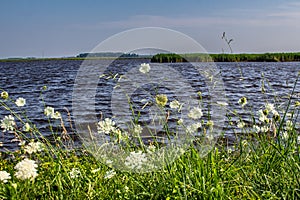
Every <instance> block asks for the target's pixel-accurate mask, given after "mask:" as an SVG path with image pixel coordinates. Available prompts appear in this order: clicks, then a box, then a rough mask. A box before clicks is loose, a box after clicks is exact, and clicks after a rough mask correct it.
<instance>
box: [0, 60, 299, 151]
mask: <svg viewBox="0 0 300 200" xmlns="http://www.w3.org/2000/svg"><path fill="white" fill-rule="evenodd" d="M94 62H95V63H93V61H90V63H89V65H90V66H93V65H101V67H105V68H107V70H106V71H105V72H106V74H107V75H109V74H110V73H111V75H112V76H114V75H116V74H118V76H116V77H115V79H106V78H100V79H99V80H98V81H99V82H98V83H97V88H96V92H95V91H91V93H89V91H88V90H87V91H86V93H85V94H86V95H89V94H91V96H90V98H96V103H95V107H94V108H91V107H89V106H88V105H85V104H84V103H82V106H81V109H82V111H81V112H82V115H86V116H87V117H86V119H83V121H84V120H87V121H88V120H89V117H88V116H89V112H91V111H93V110H95V111H96V112H97V118H100V117H101V116H105V117H110V116H111V113H112V111H111V100H112V98H111V96H112V92H113V91H114V89H115V88H116V85H117V83H118V80H119V79H118V78H119V77H120V75H122V74H125V73H126V72H128V71H129V70H130V69H133V68H134V67H137V66H139V65H140V64H141V63H144V62H149V60H117V61H114V62H113V63H111V64H110V65H109V67H107V65H108V64H109V63H110V62H109V61H100V63H99V61H97V62H96V61H94ZM81 64H82V61H64V60H58V61H54V60H53V61H27V62H22V61H19V62H1V63H0V74H1V79H0V88H1V89H3V90H5V91H7V92H8V93H9V95H10V97H11V98H13V99H15V98H18V97H23V98H25V99H26V106H25V109H26V115H27V116H28V118H29V119H31V120H32V121H33V122H34V123H35V124H36V125H37V127H39V128H40V130H41V132H42V134H44V135H45V136H48V135H50V134H51V133H50V132H49V123H48V120H47V118H46V117H45V116H44V114H43V109H44V105H47V106H52V107H54V108H55V109H56V110H58V111H60V112H61V113H62V114H63V118H64V119H68V118H69V117H68V115H67V112H66V111H67V110H68V111H69V112H70V113H71V114H72V92H73V87H74V83H75V79H76V77H77V74H78V70H79V68H80V66H81ZM153 65H154V64H153ZM155 65H156V64H155ZM216 65H217V68H218V69H219V70H220V71H219V72H220V74H221V77H222V80H223V82H224V89H225V94H226V99H227V103H228V105H229V106H228V109H230V110H236V112H237V113H239V114H240V115H241V116H242V117H244V118H245V119H246V120H247V119H249V116H250V114H251V112H252V113H255V112H256V111H257V110H258V109H259V108H260V107H261V106H262V105H263V104H264V103H265V102H266V101H267V100H268V101H269V102H271V103H274V99H277V100H278V101H279V102H281V103H282V102H287V97H288V95H289V94H290V93H291V92H292V90H293V88H294V87H295V95H294V97H293V100H299V99H300V87H299V83H298V84H297V85H295V84H294V83H295V80H296V77H297V74H298V72H299V71H300V63H299V62H293V63H216ZM157 66H162V67H163V66H169V67H172V68H173V69H174V70H176V71H178V72H179V73H180V74H181V76H182V77H184V78H186V80H187V83H188V84H190V85H191V86H192V87H193V88H194V89H195V90H197V91H201V92H202V93H203V97H204V102H205V99H209V91H208V90H207V88H206V85H205V83H204V81H203V77H202V76H201V74H200V75H199V73H197V71H195V70H193V69H192V68H191V66H190V64H188V63H174V64H161V65H160V64H157ZM86 70H89V68H88V66H87V68H86ZM91 70H93V68H91ZM219 72H218V73H219ZM92 73H95V74H96V76H98V74H97V73H98V72H97V71H92ZM137 76H139V74H137ZM161 76H162V77H168V78H170V77H171V78H173V80H174V79H177V77H172V76H173V75H172V73H170V71H168V70H166V71H164V72H163V74H161ZM262 77H263V78H264V79H265V82H264V83H265V94H262V92H261V86H262V80H263V78H262ZM170 80H172V79H170ZM86 84H89V83H88V81H87V82H86ZM172 84H173V82H172ZM128 85H130V83H128ZM43 86H47V90H46V91H43V92H42V89H41V88H42V87H43ZM156 86H157V87H156V89H155V91H154V90H152V89H153V88H152V89H151V87H153V84H152V85H151V84H145V85H143V86H142V87H141V88H138V89H136V90H135V91H134V93H133V94H132V95H131V97H130V98H131V100H132V101H133V102H137V103H136V104H135V106H136V107H135V108H137V109H140V110H141V111H142V109H141V105H140V104H138V102H139V101H140V100H141V99H146V100H149V101H150V100H151V95H150V96H149V95H148V94H149V93H145V91H149V92H150V93H151V94H152V95H154V92H159V93H165V94H167V95H168V97H169V98H170V100H173V99H175V97H176V95H179V94H173V93H172V91H169V90H168V87H164V86H163V85H159V83H158V84H157V85H156ZM91 90H92V89H91ZM93 92H94V93H95V95H94V96H93ZM177 92H178V91H177ZM179 93H181V95H183V96H184V95H185V89H184V88H182V90H181V92H179ZM41 94H42V95H41ZM243 96H246V97H247V99H248V102H249V103H248V105H247V106H248V107H247V109H245V110H243V109H241V107H240V106H239V105H238V103H237V101H238V99H239V98H241V97H243ZM173 97H174V98H173ZM152 100H153V99H152ZM124 103H127V102H124ZM204 107H205V106H204ZM14 109H16V110H17V112H20V113H22V112H23V111H22V110H20V109H18V108H15V107H14ZM204 110H205V108H204ZM143 112H145V113H143ZM7 114H9V112H8V111H6V110H4V109H3V108H1V109H0V118H1V119H2V118H3V117H4V116H5V115H7ZM141 114H144V115H143V117H142V118H141V119H142V120H144V121H147V120H150V119H149V118H148V119H147V117H149V115H148V114H147V110H143V111H142V113H141ZM170 120H172V119H170ZM65 121H66V122H65V124H66V126H67V128H69V129H70V128H71V127H70V123H68V120H65ZM298 122H299V120H298ZM55 123H59V122H54V124H52V125H53V127H56V125H57V124H55ZM83 123H84V122H83ZM223 130H224V132H225V135H226V136H227V137H229V138H230V137H232V136H233V135H234V132H233V131H232V130H231V129H230V128H228V127H227V125H226V123H225V125H224V127H223ZM0 134H1V136H0V141H1V142H2V143H3V144H4V148H8V149H11V148H14V147H15V146H16V145H17V142H12V141H11V140H12V139H13V138H14V134H12V133H4V132H3V133H0ZM57 134H59V131H58V133H57Z"/></svg>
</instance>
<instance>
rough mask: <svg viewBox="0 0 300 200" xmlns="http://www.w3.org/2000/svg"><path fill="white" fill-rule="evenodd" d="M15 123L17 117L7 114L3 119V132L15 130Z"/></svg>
mask: <svg viewBox="0 0 300 200" xmlns="http://www.w3.org/2000/svg"><path fill="white" fill-rule="evenodd" d="M15 125H16V122H15V118H14V117H13V116H12V115H8V116H5V117H4V119H2V120H1V128H3V132H5V131H13V130H14V126H15Z"/></svg>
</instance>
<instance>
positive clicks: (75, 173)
mask: <svg viewBox="0 0 300 200" xmlns="http://www.w3.org/2000/svg"><path fill="white" fill-rule="evenodd" d="M69 175H70V178H78V177H79V176H80V170H79V169H78V168H73V169H72V170H71V171H70V172H69Z"/></svg>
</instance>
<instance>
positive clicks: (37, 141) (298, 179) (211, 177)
mask: <svg viewBox="0 0 300 200" xmlns="http://www.w3.org/2000/svg"><path fill="white" fill-rule="evenodd" d="M149 70H150V67H149V65H146V64H143V65H142V67H141V69H140V71H141V72H142V73H147V72H149ZM297 81H298V79H297V80H296V83H295V86H296V84H297ZM44 89H46V88H44ZM293 93H294V92H293V91H292V93H291V95H290V98H289V100H288V102H286V104H284V106H285V107H282V106H280V105H277V104H273V103H271V102H270V101H266V103H265V106H264V107H263V108H262V109H261V110H259V111H258V113H253V116H249V119H251V120H253V121H252V124H247V123H246V121H247V119H243V118H239V120H238V121H232V120H231V119H232V118H231V117H230V115H234V113H235V112H230V111H228V112H229V115H228V120H229V124H230V126H231V128H232V129H235V130H242V132H243V133H245V134H243V135H244V136H243V137H241V136H238V135H237V136H236V142H235V144H233V145H230V146H227V145H226V143H222V142H221V141H222V139H223V138H222V137H220V138H219V142H218V145H217V146H216V147H215V148H213V150H212V151H211V152H209V153H208V154H207V155H206V156H204V157H202V156H200V155H201V154H200V152H199V151H198V148H197V144H196V143H192V144H191V145H190V147H189V148H188V149H187V150H186V151H185V152H184V154H182V155H181V156H180V157H179V158H178V159H176V160H175V162H173V163H170V164H168V165H165V166H164V167H163V168H161V169H159V170H157V171H153V172H149V173H133V172H130V171H118V170H116V169H115V168H112V167H109V165H107V163H106V164H103V163H100V162H99V161H97V159H96V158H95V157H94V155H93V154H92V153H90V152H87V151H86V150H85V149H84V148H76V147H74V146H73V145H72V144H73V142H74V141H72V139H71V137H69V136H70V134H71V133H70V132H68V131H67V130H66V129H65V126H64V123H63V122H64V121H63V119H62V117H61V116H62V115H61V113H59V112H57V111H55V109H54V108H52V107H49V106H46V105H45V108H44V114H45V118H47V119H48V120H49V124H50V125H51V124H53V122H54V121H57V120H58V122H60V129H59V130H61V131H62V133H61V135H60V137H55V140H54V141H52V142H50V140H49V139H47V138H45V137H43V135H42V133H40V131H39V130H38V128H37V127H36V126H35V125H34V124H32V123H31V122H30V120H29V119H27V118H26V116H24V115H23V114H24V113H25V112H21V114H20V112H15V111H14V110H12V109H11V107H13V106H17V107H18V108H19V109H21V110H22V109H23V108H22V107H23V106H25V105H26V100H25V99H23V98H18V99H12V98H10V96H9V93H7V92H6V91H2V93H1V100H0V105H1V107H2V109H4V110H6V111H9V113H10V114H9V115H7V116H5V117H4V118H2V120H1V129H2V131H3V134H14V135H15V139H16V140H17V141H19V142H20V148H19V149H18V150H17V151H14V152H2V153H1V158H2V159H1V161H0V199H299V198H300V189H299V188H300V173H299V172H300V165H299V164H300V151H299V147H300V137H299V127H298V126H299V125H298V124H297V119H298V115H299V107H300V102H299V101H295V102H293V101H292V97H293ZM167 102H168V99H167V96H166V95H162V94H160V95H157V96H156V103H157V104H158V105H159V106H161V107H164V106H170V107H172V108H177V106H176V103H177V105H178V104H179V102H171V103H170V104H168V103H167ZM274 103H276V102H274ZM237 104H240V108H241V109H248V108H249V109H250V108H251V102H247V98H246V97H243V98H241V99H239V100H238V101H237ZM224 105H225V104H224V103H223V106H224ZM225 106H226V105H225ZM248 106H249V107H248ZM198 114H199V112H198ZM193 117H195V115H193ZM107 122H109V120H104V121H101V122H99V130H100V131H101V128H103V127H106V128H107V125H108V124H104V123H107ZM110 123H111V121H110ZM201 123H202V124H201V126H202V127H205V126H206V125H207V124H208V122H206V123H204V122H201ZM211 124H212V122H210V125H211ZM102 125H105V126H102ZM112 126H113V125H112V124H111V127H109V130H111V131H112V132H111V133H116V132H118V130H119V129H116V128H113V127H112ZM50 128H51V130H52V132H53V135H56V131H55V130H56V129H54V128H52V126H50ZM200 131H204V128H203V130H202V129H201V130H200ZM202 133H203V132H202ZM127 139H128V138H127ZM119 142H120V141H119V140H118V141H117V143H119ZM141 151H144V149H143V148H142V149H141Z"/></svg>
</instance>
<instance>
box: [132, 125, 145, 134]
mask: <svg viewBox="0 0 300 200" xmlns="http://www.w3.org/2000/svg"><path fill="white" fill-rule="evenodd" d="M142 131H143V127H141V126H140V125H139V124H135V125H134V127H133V135H135V136H139V135H140V134H141V133H142Z"/></svg>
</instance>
